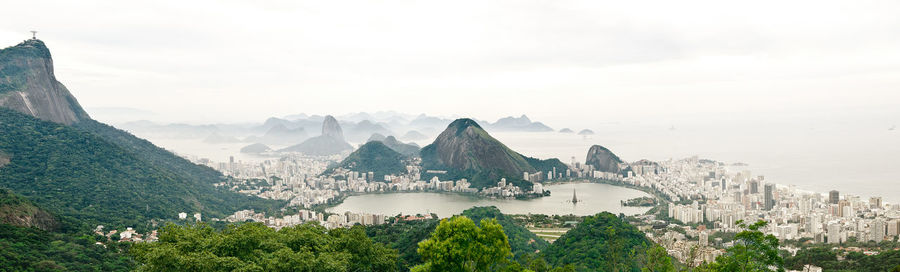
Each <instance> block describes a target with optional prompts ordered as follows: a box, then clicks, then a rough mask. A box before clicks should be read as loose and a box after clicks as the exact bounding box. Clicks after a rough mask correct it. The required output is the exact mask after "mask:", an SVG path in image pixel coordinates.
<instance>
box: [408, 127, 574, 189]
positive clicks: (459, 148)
mask: <svg viewBox="0 0 900 272" xmlns="http://www.w3.org/2000/svg"><path fill="white" fill-rule="evenodd" d="M420 155H421V157H422V167H423V168H424V169H425V170H444V171H447V174H446V175H443V174H424V175H423V177H422V179H423V180H428V179H430V178H431V177H432V176H437V177H438V178H440V179H442V180H448V179H460V178H466V179H468V180H469V182H471V183H472V187H473V188H484V187H490V186H494V185H495V184H496V183H497V182H498V181H499V180H500V178H506V179H507V180H508V181H510V182H513V183H514V184H516V185H517V186H519V187H523V188H525V189H530V188H531V183H530V182H527V181H524V180H523V179H522V173H523V172H529V173H534V172H537V171H539V169H540V170H544V171H546V168H547V165H557V164H554V163H553V162H547V161H542V160H538V159H533V158H527V157H525V156H522V155H521V154H519V153H517V152H515V151H513V150H512V149H510V148H509V147H506V145H504V144H503V143H501V142H500V141H498V140H497V139H495V138H494V137H491V135H490V134H488V133H487V131H485V130H484V129H482V128H481V126H479V125H478V123H476V122H475V121H474V120H472V119H457V120H455V121H453V122H452V123H450V125H449V126H447V129H445V130H444V132H441V134H440V135H439V136H438V137H437V139H435V140H434V142H433V143H431V144H429V145H427V146H425V147H423V148H422V150H421V151H420ZM557 161H558V160H557ZM557 166H559V167H560V168H558V169H557V171H563V172H565V170H566V169H568V168H566V167H565V165H564V164H562V163H559V164H558V165H557ZM551 167H552V166H551Z"/></svg>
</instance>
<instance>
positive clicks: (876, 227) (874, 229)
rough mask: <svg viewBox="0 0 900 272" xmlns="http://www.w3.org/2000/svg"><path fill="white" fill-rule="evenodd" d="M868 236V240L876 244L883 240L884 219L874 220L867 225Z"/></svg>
mask: <svg viewBox="0 0 900 272" xmlns="http://www.w3.org/2000/svg"><path fill="white" fill-rule="evenodd" d="M869 228H870V229H869V235H870V236H871V238H869V240H872V241H875V242H876V243H878V242H881V241H882V240H884V219H881V218H876V219H875V220H872V224H870V225H869Z"/></svg>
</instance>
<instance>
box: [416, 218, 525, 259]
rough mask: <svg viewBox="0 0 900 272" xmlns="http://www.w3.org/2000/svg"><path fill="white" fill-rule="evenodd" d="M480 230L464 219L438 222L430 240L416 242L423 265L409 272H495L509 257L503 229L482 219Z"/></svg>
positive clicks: (509, 252) (492, 222) (490, 220)
mask: <svg viewBox="0 0 900 272" xmlns="http://www.w3.org/2000/svg"><path fill="white" fill-rule="evenodd" d="M480 225H481V227H479V226H476V225H475V222H474V221H472V220H471V219H469V218H468V217H465V216H456V217H453V218H450V219H449V220H448V219H444V220H441V223H440V225H438V226H437V228H435V230H434V233H432V235H431V238H429V239H428V240H425V241H422V242H421V243H419V250H418V252H419V254H420V255H422V259H423V260H424V261H425V263H424V264H422V265H418V266H416V267H414V268H413V269H412V271H495V270H499V269H500V268H502V267H505V265H506V264H507V263H508V262H509V260H508V258H509V257H511V256H512V253H511V249H510V246H509V241H507V238H506V234H504V233H503V227H502V226H500V224H499V223H497V221H496V220H494V219H483V220H481V223H480Z"/></svg>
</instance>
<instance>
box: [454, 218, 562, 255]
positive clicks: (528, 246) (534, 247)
mask: <svg viewBox="0 0 900 272" xmlns="http://www.w3.org/2000/svg"><path fill="white" fill-rule="evenodd" d="M462 215H464V216H466V217H468V218H469V219H472V221H475V222H476V224H478V222H481V219H485V218H494V219H497V222H498V223H500V225H501V226H503V232H504V233H506V237H507V238H508V239H509V246H510V247H511V248H512V253H513V255H515V256H516V258H519V257H521V256H523V255H525V254H533V253H537V252H539V251H543V250H545V249H546V248H547V247H548V246H550V243H548V242H547V241H546V240H544V239H541V238H540V237H538V236H537V235H535V234H534V233H532V232H531V231H529V230H528V229H526V228H525V227H524V226H521V225H518V224H516V222H515V221H513V219H512V218H510V217H509V216H507V215H505V214H503V213H501V212H500V209H497V207H494V206H490V207H474V208H471V209H468V210H465V211H463V213H462Z"/></svg>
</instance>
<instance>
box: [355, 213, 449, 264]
mask: <svg viewBox="0 0 900 272" xmlns="http://www.w3.org/2000/svg"><path fill="white" fill-rule="evenodd" d="M439 222H440V221H439V220H437V219H426V220H412V221H399V222H395V223H389V224H382V225H374V226H367V227H366V235H368V236H369V237H370V238H372V240H374V241H375V242H378V243H382V244H385V245H387V246H389V247H391V248H393V249H395V250H397V252H398V253H399V257H400V258H398V259H397V266H398V267H399V268H400V270H405V269H407V268H409V267H412V266H414V265H417V264H421V263H422V256H420V255H419V253H418V252H416V249H418V248H419V242H421V241H424V240H425V239H427V238H428V237H429V236H430V235H431V232H433V231H434V228H435V227H437V225H438V223H439Z"/></svg>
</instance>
